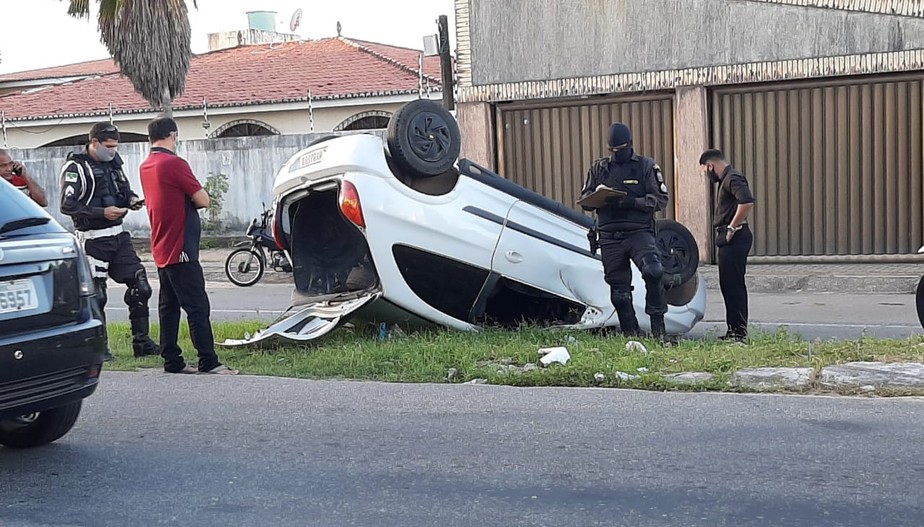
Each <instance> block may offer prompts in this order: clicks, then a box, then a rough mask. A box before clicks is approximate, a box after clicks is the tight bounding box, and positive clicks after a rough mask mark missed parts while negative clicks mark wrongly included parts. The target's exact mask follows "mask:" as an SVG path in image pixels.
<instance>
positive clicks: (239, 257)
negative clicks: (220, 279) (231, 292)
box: [225, 249, 266, 287]
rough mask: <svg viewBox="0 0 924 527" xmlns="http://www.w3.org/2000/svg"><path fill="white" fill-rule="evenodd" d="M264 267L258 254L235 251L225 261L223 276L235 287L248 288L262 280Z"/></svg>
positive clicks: (248, 251) (242, 250)
mask: <svg viewBox="0 0 924 527" xmlns="http://www.w3.org/2000/svg"><path fill="white" fill-rule="evenodd" d="M265 266H266V264H264V263H263V258H262V257H261V256H260V254H258V253H255V252H253V251H251V250H250V249H237V250H235V251H233V252H232V253H231V254H229V255H228V259H227V260H225V275H226V276H227V277H228V280H230V281H231V283H232V284H234V285H236V286H239V287H250V286H252V285H254V284H255V283H257V282H259V281H260V279H261V278H263V272H264V270H265Z"/></svg>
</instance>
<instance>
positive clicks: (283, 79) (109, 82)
mask: <svg viewBox="0 0 924 527" xmlns="http://www.w3.org/2000/svg"><path fill="white" fill-rule="evenodd" d="M418 53H419V51H415V50H410V49H405V48H398V47H394V46H388V45H384V44H375V43H371V42H363V41H353V40H349V39H346V38H340V37H338V38H328V39H321V40H308V41H297V42H286V43H279V44H266V45H252V46H238V47H235V48H231V49H226V50H220V51H213V52H209V53H204V54H201V55H195V56H193V58H192V60H191V61H190V68H189V73H188V75H187V77H186V90H185V92H184V93H183V95H181V96H180V97H179V98H177V100H176V101H174V104H173V107H174V110H183V109H192V108H201V107H202V100H203V99H206V100H207V101H208V106H209V107H210V108H215V107H234V106H248V105H255V104H273V103H283V102H294V101H307V92H308V90H309V89H310V90H311V96H312V100H316V101H317V100H325V99H326V100H330V99H347V98H356V97H373V96H384V95H402V94H411V93H416V92H417V90H418V74H417V64H418V63H417V54H418ZM73 66H75V67H76V66H77V65H73ZM62 69H63V68H62ZM439 71H440V70H439V57H425V58H424V74H425V75H426V77H428V78H429V81H430V86H431V88H433V89H438V88H439ZM425 79H426V78H425ZM109 104H112V111H113V113H114V114H126V113H144V112H148V111H151V108H150V106H149V105H148V103H147V102H146V101H144V99H142V98H141V96H140V95H138V94H137V93H135V91H134V89H133V87H132V84H131V82H130V81H129V80H128V79H127V78H125V77H122V76H121V75H120V74H118V73H110V74H105V75H101V76H97V77H91V78H88V79H84V80H80V81H75V82H72V83H67V84H61V85H55V86H50V87H47V88H43V89H36V90H31V91H23V92H18V93H14V94H10V95H6V96H3V97H0V109H2V110H3V111H4V112H5V114H6V118H7V119H10V120H23V119H60V118H67V117H76V116H89V115H107V114H108V112H109Z"/></svg>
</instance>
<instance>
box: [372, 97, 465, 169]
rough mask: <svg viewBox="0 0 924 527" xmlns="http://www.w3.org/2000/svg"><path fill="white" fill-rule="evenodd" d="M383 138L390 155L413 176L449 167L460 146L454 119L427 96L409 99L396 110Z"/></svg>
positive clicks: (455, 157) (460, 138) (456, 124)
mask: <svg viewBox="0 0 924 527" xmlns="http://www.w3.org/2000/svg"><path fill="white" fill-rule="evenodd" d="M385 137H386V139H385V141H386V144H387V145H388V153H389V154H390V155H391V158H392V159H393V160H394V162H395V163H397V164H398V167H399V168H401V170H402V171H404V172H407V173H408V175H410V176H412V177H421V178H428V177H435V176H439V175H441V174H445V173H446V172H448V171H450V170H452V167H453V165H455V163H456V160H457V159H458V158H459V152H460V150H461V148H462V137H461V135H460V133H459V125H458V123H456V120H455V118H454V117H453V116H452V114H451V113H449V111H448V110H446V109H445V108H443V107H442V106H440V105H439V104H438V103H436V102H434V101H430V100H427V99H418V100H416V101H411V102H409V103H407V104H406V105H404V106H402V107H401V109H399V110H398V111H397V112H395V114H394V115H393V116H392V117H391V120H390V121H389V122H388V130H387V133H386V136H385Z"/></svg>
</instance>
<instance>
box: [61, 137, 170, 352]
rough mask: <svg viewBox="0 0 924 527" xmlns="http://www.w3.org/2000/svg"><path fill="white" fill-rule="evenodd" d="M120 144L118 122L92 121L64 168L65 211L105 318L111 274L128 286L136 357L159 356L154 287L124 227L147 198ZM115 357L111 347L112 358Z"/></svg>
mask: <svg viewBox="0 0 924 527" xmlns="http://www.w3.org/2000/svg"><path fill="white" fill-rule="evenodd" d="M118 145H119V131H118V129H117V128H116V127H115V126H113V125H112V124H110V123H105V122H104V123H97V124H95V125H93V128H92V129H91V130H90V142H89V144H87V147H86V150H84V151H83V152H80V153H71V154H69V155H68V156H67V162H66V163H65V164H64V167H63V168H62V169H61V212H62V213H63V214H66V215H68V216H70V217H71V219H72V220H73V221H74V227H75V229H76V231H77V232H76V234H77V239H78V240H80V242H81V243H82V244H83V247H84V252H85V253H86V255H87V260H88V261H89V263H90V271H91V272H92V274H93V281H94V283H95V284H96V295H97V300H98V302H99V311H100V315H101V316H103V320H105V307H106V301H107V300H108V295H107V292H106V279H107V277H112V279H113V280H115V281H116V282H117V283H120V284H125V285H127V286H128V289H127V290H126V291H125V296H124V300H125V303H126V305H128V318H129V320H130V321H131V326H132V348H133V351H134V354H135V356H136V357H141V356H145V355H158V354H160V350H159V349H158V347H157V345H156V344H155V343H154V341H153V340H151V338H150V336H149V335H148V331H149V326H150V321H149V316H150V315H149V312H148V299H149V298H151V293H152V291H151V286H150V284H149V283H148V279H147V274H146V273H145V270H144V266H143V265H142V264H141V260H140V259H139V258H138V255H137V254H136V253H135V249H134V247H133V246H132V241H131V236H130V235H129V233H128V232H126V231H124V230H123V229H122V219H123V218H124V217H125V215H126V214H127V213H128V211H129V210H140V209H141V207H142V206H143V202H142V201H141V200H140V199H138V195H137V194H135V192H134V191H132V189H131V185H130V184H129V182H128V178H126V177H125V173H124V172H123V171H122V158H121V157H120V156H119V154H118V151H117V150H116V149H117V147H118ZM111 357H112V356H111V355H110V354H108V350H107V359H111Z"/></svg>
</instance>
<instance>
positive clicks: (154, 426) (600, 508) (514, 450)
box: [0, 372, 924, 527]
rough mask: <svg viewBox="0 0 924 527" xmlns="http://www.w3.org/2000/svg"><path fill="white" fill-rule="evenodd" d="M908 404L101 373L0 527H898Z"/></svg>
mask: <svg viewBox="0 0 924 527" xmlns="http://www.w3.org/2000/svg"><path fill="white" fill-rule="evenodd" d="M922 429H924V400H922V399H915V398H906V399H852V398H842V397H840V398H833V397H820V396H809V397H800V396H751V395H727V394H725V395H723V394H680V393H654V392H637V391H629V390H602V389H522V388H509V387H495V386H485V385H480V386H471V385H399V384H380V383H357V382H311V381H300V380H293V379H275V378H259V377H246V376H241V377H237V378H227V377H216V376H204V375H192V376H177V375H168V374H164V373H159V372H158V373H155V372H143V373H122V372H106V373H104V376H103V382H102V386H101V388H100V389H99V391H98V392H97V393H96V394H94V395H93V396H92V397H91V398H90V399H88V401H87V404H86V405H85V407H84V412H83V414H82V416H81V418H80V420H79V421H78V424H77V426H76V427H75V428H74V430H72V432H71V433H70V434H69V435H67V436H65V437H64V438H63V439H62V440H61V441H60V442H58V443H55V444H53V445H50V446H49V447H46V448H42V449H37V450H32V451H14V450H7V449H2V448H0V474H2V477H0V525H3V526H13V527H20V526H24V527H33V526H40V525H54V526H64V525H67V526H119V527H122V526H125V525H145V526H146V525H184V526H185V525H196V526H213V525H214V526H222V527H224V526H229V525H278V526H287V525H293V526H324V527H337V526H347V525H368V526H377V527H379V526H396V527H397V526H401V527H405V526H431V525H441V526H456V525H458V526H470V525H498V526H554V527H559V526H563V525H569V526H570V525H581V526H591V525H606V526H611V525H631V526H641V527H644V526H655V525H657V526H672V527H673V526H677V527H680V526H683V527H694V526H710V527H714V526H724V525H728V526H756V525H767V526H771V525H772V526H777V525H786V526H790V527H792V526H811V527H819V526H853V525H856V526H870V525H889V526H906V525H907V526H919V525H921V520H922V518H924V486H922V485H921V480H922V478H924V459H922V457H921V455H920V454H921V449H920V432H921V430H922Z"/></svg>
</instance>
